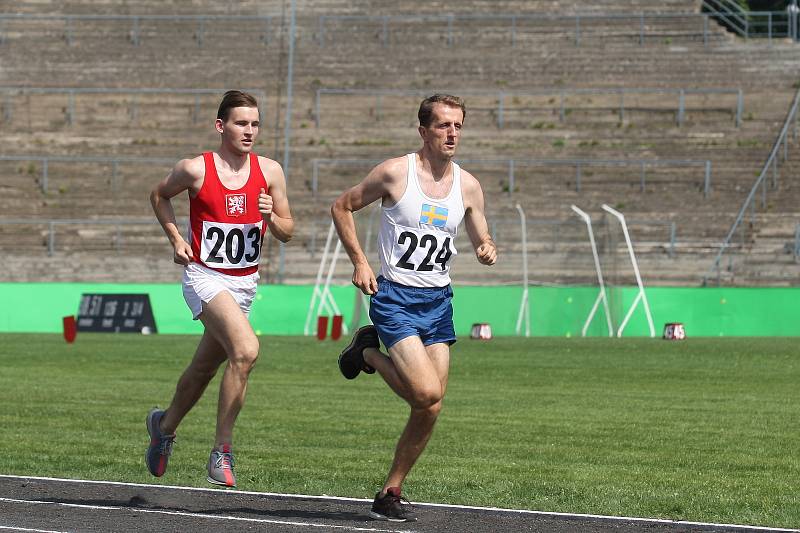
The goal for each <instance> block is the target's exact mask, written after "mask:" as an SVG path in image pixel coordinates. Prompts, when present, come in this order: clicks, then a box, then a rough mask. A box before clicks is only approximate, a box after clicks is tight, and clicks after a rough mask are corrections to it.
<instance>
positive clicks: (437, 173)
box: [417, 148, 452, 182]
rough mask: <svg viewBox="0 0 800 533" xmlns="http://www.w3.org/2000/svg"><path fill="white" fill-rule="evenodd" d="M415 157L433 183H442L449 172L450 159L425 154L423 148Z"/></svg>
mask: <svg viewBox="0 0 800 533" xmlns="http://www.w3.org/2000/svg"><path fill="white" fill-rule="evenodd" d="M417 157H418V158H419V162H420V165H421V166H422V169H423V170H424V171H426V172H427V173H430V175H431V177H432V178H433V180H434V181H437V182H438V181H442V180H443V179H444V178H446V177H447V174H448V172H450V163H451V161H452V158H451V157H436V156H433V155H432V154H430V153H428V152H426V150H425V149H424V148H423V149H422V150H420V151H419V152H417Z"/></svg>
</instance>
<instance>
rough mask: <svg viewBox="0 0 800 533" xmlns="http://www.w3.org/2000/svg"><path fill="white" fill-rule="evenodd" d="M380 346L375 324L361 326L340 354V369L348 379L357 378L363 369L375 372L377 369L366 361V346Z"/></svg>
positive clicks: (371, 372)
mask: <svg viewBox="0 0 800 533" xmlns="http://www.w3.org/2000/svg"><path fill="white" fill-rule="evenodd" d="M380 346H381V344H380V341H379V340H378V330H376V329H375V326H373V325H372V324H370V325H367V326H364V327H361V328H359V329H358V330H357V331H356V332H355V334H354V335H353V340H351V341H350V344H348V345H347V347H346V348H345V349H344V350H342V354H341V355H340V356H339V370H340V371H341V372H342V375H343V376H344V377H346V378H347V379H355V378H356V376H358V374H359V373H360V372H361V371H362V370H363V371H364V372H366V373H367V374H374V373H375V369H374V368H372V367H371V366H369V365H368V364H367V363H365V362H364V348H376V349H377V348H380Z"/></svg>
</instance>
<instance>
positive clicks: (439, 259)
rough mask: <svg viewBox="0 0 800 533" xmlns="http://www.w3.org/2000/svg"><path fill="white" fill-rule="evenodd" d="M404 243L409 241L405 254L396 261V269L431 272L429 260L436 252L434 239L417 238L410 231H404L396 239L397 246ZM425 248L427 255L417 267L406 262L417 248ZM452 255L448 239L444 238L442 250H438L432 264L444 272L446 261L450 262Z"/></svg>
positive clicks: (430, 236) (431, 267)
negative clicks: (438, 266)
mask: <svg viewBox="0 0 800 533" xmlns="http://www.w3.org/2000/svg"><path fill="white" fill-rule="evenodd" d="M406 241H410V243H409V246H408V249H407V250H406V251H405V253H404V254H403V255H402V257H400V259H399V260H398V261H397V265H395V266H397V267H400V268H405V269H407V270H416V271H418V272H430V271H432V270H433V265H432V264H431V259H432V258H433V254H434V253H435V252H436V249H437V248H438V244H439V243H438V242H437V241H436V237H434V236H433V235H430V234H425V235H423V236H422V238H417V235H416V234H415V233H412V232H410V231H404V232H403V233H401V234H400V236H399V237H398V239H397V244H400V245H402V244H405V243H406ZM418 246H419V247H420V248H425V249H427V250H428V253H427V255H425V259H423V260H422V263H420V265H419V266H418V267H414V264H413V263H409V262H408V260H409V259H410V258H411V256H412V255H413V254H414V252H415V251H416V249H417V247H418ZM452 255H453V251H452V250H451V249H450V237H447V238H445V240H444V243H442V248H441V250H439V253H438V254H436V259H435V260H434V262H435V263H436V264H438V265H440V266H441V267H442V270H444V269H445V268H446V267H447V261H449V260H450V257H451V256H452Z"/></svg>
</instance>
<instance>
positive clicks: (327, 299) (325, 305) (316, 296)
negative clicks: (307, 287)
mask: <svg viewBox="0 0 800 533" xmlns="http://www.w3.org/2000/svg"><path fill="white" fill-rule="evenodd" d="M335 233H336V228H335V227H334V225H333V222H331V227H330V229H328V237H327V239H325V250H324V251H323V252H322V259H321V260H320V262H319V269H318V270H317V280H316V283H315V284H314V292H313V293H312V294H311V302H310V303H309V305H308V314H307V315H306V324H305V327H304V328H303V333H304V334H305V335H311V322H312V319H313V317H314V309H315V306H316V313H317V316H319V315H320V313H321V312H322V311H323V310H325V311H326V312H328V313H329V314H331V315H333V316H335V315H340V314H342V313H341V312H340V311H339V306H338V305H336V300H334V298H333V295H332V294H331V291H330V286H331V280H332V279H333V271H334V269H335V268H336V261H337V260H338V259H339V253H340V251H341V249H342V241H340V240H339V237H338V236H337V237H336V246H335V248H334V251H333V254H331V253H330V248H331V241H332V240H333V236H334V235H335ZM329 255H330V256H331V260H330V265H329V267H328V275H327V276H326V278H325V284H324V285H323V284H322V274H323V272H324V271H325V264H326V263H327V262H328V256H329ZM320 285H322V288H321V289H320ZM347 331H348V328H347V325H346V324H344V322H343V323H342V333H343V334H345V335H346V334H347Z"/></svg>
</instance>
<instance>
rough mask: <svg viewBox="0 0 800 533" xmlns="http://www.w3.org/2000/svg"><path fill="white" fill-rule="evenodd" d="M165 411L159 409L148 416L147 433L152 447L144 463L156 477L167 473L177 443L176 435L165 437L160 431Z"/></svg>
mask: <svg viewBox="0 0 800 533" xmlns="http://www.w3.org/2000/svg"><path fill="white" fill-rule="evenodd" d="M163 416H164V411H162V410H161V409H159V408H157V407H156V408H154V409H152V410H151V411H150V412H149V413H148V414H147V433H149V434H150V445H149V446H148V447H147V451H146V452H145V454H144V462H145V463H146V464H147V469H148V470H149V471H150V473H151V474H153V475H154V476H156V477H161V476H163V475H164V472H166V471H167V462H169V456H170V455H172V444H173V443H174V442H175V434H174V433H173V434H172V435H165V434H164V433H162V432H161V429H159V427H158V426H159V424H160V423H161V418H162V417H163Z"/></svg>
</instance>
